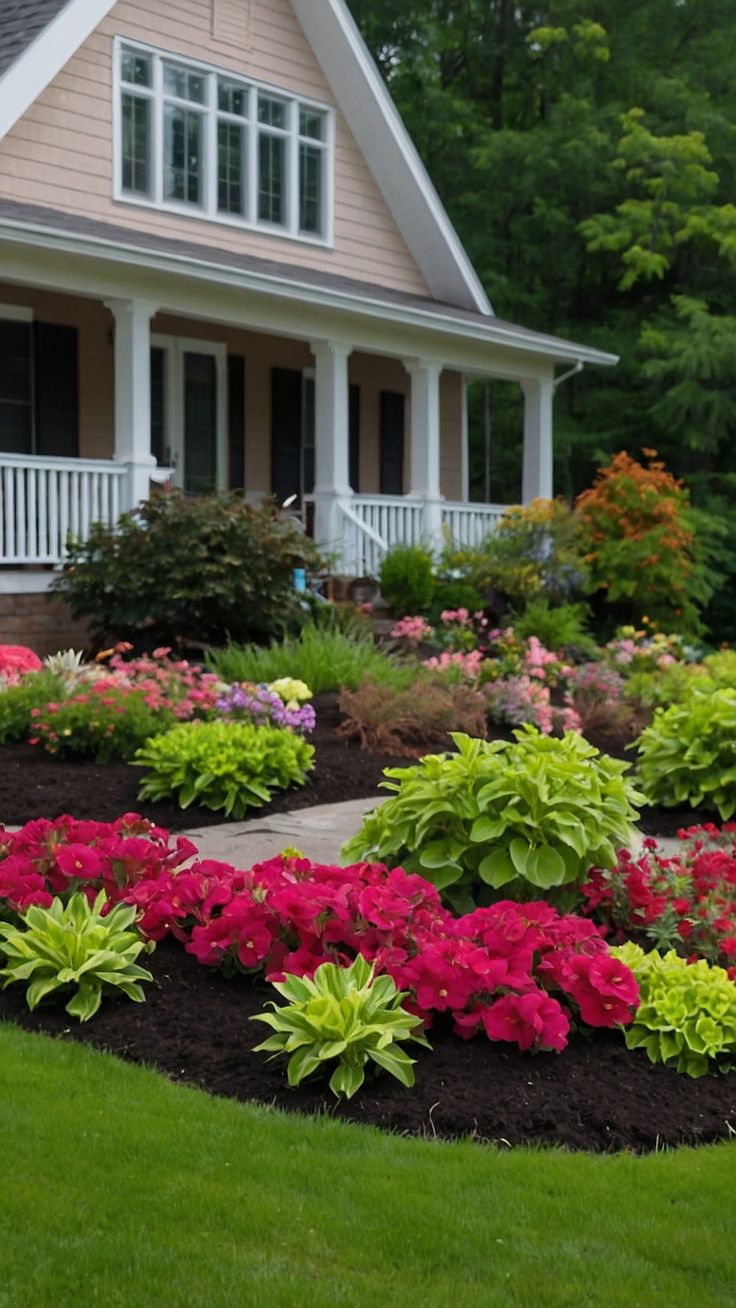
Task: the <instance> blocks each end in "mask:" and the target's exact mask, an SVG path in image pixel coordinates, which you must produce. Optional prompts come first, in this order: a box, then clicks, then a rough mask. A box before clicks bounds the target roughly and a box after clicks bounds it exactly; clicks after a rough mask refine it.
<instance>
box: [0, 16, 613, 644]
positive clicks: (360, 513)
mask: <svg viewBox="0 0 736 1308" xmlns="http://www.w3.org/2000/svg"><path fill="white" fill-rule="evenodd" d="M614 362H615V358H614V357H613V356H611V355H606V354H603V353H601V352H600V351H598V350H594V349H591V348H588V347H586V346H584V345H580V344H575V343H573V342H570V341H565V340H561V339H558V338H556V337H552V336H547V335H541V334H539V333H536V332H534V331H530V330H527V329H526V328H523V327H519V326H515V325H514V324H512V323H508V322H502V321H500V320H499V319H498V318H496V317H495V315H494V313H493V310H492V308H491V306H490V305H489V303H488V300H487V299H486V296H485V294H484V292H483V289H482V287H481V285H480V283H479V281H478V279H477V277H476V275H475V273H474V272H473V269H472V267H471V266H470V263H469V261H468V259H467V256H466V255H465V253H464V251H463V249H462V246H461V245H460V242H459V240H458V238H457V236H456V234H455V232H454V230H453V229H452V226H451V224H450V222H449V220H448V218H447V215H446V214H445V212H444V210H443V208H442V205H441V203H440V201H439V199H438V197H437V195H436V192H435V191H434V189H433V187H432V184H431V182H430V180H429V178H428V176H427V174H426V172H425V170H424V168H423V166H422V164H421V162H420V160H419V157H418V155H417V152H416V150H415V149H414V147H413V145H412V143H411V141H410V140H409V138H408V136H407V134H406V131H405V129H404V127H403V125H402V123H401V121H400V119H399V117H398V115H397V113H396V111H395V109H394V107H393V104H392V102H391V100H390V98H389V96H388V94H387V92H386V89H385V87H384V85H383V83H382V81H381V78H380V76H379V74H378V72H377V70H376V68H375V66H374V64H373V63H372V61H371V59H370V56H369V55H368V52H367V50H366V48H365V46H364V44H363V42H362V40H361V38H360V36H359V34H358V31H357V29H356V27H355V24H354V22H353V20H352V18H351V16H350V13H349V11H348V8H347V5H346V4H345V3H344V0H155V3H143V2H142V0H3V4H2V8H1V9H0V594H2V593H4V594H5V596H10V595H20V594H26V595H28V594H29V593H31V592H37V591H40V590H42V589H44V588H45V587H46V586H47V584H48V579H49V576H50V575H51V572H52V569H53V566H54V565H58V564H59V562H60V561H61V559H62V558H63V554H64V546H65V541H66V539H67V535H68V533H69V532H70V531H71V532H72V533H74V534H75V535H82V536H83V535H84V533H85V531H86V530H87V529H88V526H89V523H90V522H92V521H94V520H101V521H106V522H114V521H115V519H116V517H117V515H118V513H119V512H120V511H122V510H124V509H128V508H131V507H133V506H134V505H135V504H136V503H137V502H139V501H140V500H141V499H142V498H143V497H145V496H146V495H148V494H149V491H150V487H151V484H152V483H156V482H173V483H175V484H177V485H179V486H181V487H182V488H183V489H184V490H185V491H186V492H188V493H192V494H196V493H201V492H204V491H207V490H211V489H213V488H215V487H221V488H230V489H236V490H241V491H242V492H243V493H244V494H245V495H246V496H247V497H248V498H249V499H252V500H253V501H258V500H259V499H261V498H263V497H264V496H270V495H275V496H277V497H278V498H279V499H280V500H281V501H284V500H286V499H289V498H290V497H292V496H295V497H296V500H295V501H294V502H295V504H296V505H297V507H299V508H301V509H302V510H303V511H304V513H305V517H306V518H307V520H308V521H309V523H310V525H311V527H312V529H313V530H314V533H315V535H316V536H317V538H318V539H319V540H320V541H321V542H322V543H323V544H326V545H328V546H329V547H330V548H331V549H333V550H334V551H335V553H336V555H337V556H338V557H339V558H340V560H341V567H342V569H343V570H344V571H346V572H348V573H353V574H356V575H362V574H365V573H371V572H375V570H376V568H377V566H378V563H379V562H380V558H381V556H382V554H383V553H384V552H385V551H386V549H387V548H388V547H389V546H391V545H392V544H394V543H395V542H397V541H405V540H407V541H411V540H417V539H421V538H438V536H439V533H440V529H441V528H442V526H445V527H446V528H448V529H449V530H450V531H451V532H452V533H453V535H454V536H455V537H456V538H458V539H459V540H461V541H466V542H469V541H472V540H474V539H477V538H478V536H479V535H482V534H485V533H486V532H487V531H488V530H489V528H490V527H491V526H492V525H493V523H494V522H495V520H496V519H497V517H498V515H499V513H500V512H501V508H500V507H499V506H494V505H479V504H471V503H469V502H468V460H467V416H466V398H465V397H466V387H467V380H468V378H473V377H476V378H477V377H487V378H504V379H510V380H513V381H516V382H518V383H519V385H520V386H521V387H522V390H523V393H524V402H525V417H524V431H523V441H524V474H523V498H524V499H525V500H529V499H531V498H533V497H534V496H537V495H550V494H551V492H552V425H553V424H552V419H553V397H554V389H555V382H556V380H559V379H560V376H561V375H567V374H569V371H570V370H571V369H573V370H577V369H579V368H580V367H582V366H583V365H584V364H586V363H594V364H610V363H614ZM1 634H2V633H1V632H0V635H1Z"/></svg>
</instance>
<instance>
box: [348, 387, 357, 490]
mask: <svg viewBox="0 0 736 1308" xmlns="http://www.w3.org/2000/svg"><path fill="white" fill-rule="evenodd" d="M348 429H349V432H350V453H349V473H350V485H351V488H352V489H353V490H354V491H355V493H356V494H357V493H358V491H359V490H360V387H359V386H351V387H350V416H349V428H348Z"/></svg>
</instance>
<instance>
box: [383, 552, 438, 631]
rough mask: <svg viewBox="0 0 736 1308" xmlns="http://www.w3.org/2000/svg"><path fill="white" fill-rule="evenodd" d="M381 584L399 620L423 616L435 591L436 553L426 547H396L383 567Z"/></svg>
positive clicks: (387, 557) (384, 594)
mask: <svg viewBox="0 0 736 1308" xmlns="http://www.w3.org/2000/svg"><path fill="white" fill-rule="evenodd" d="M380 582H381V594H382V596H383V598H384V599H385V601H386V603H387V604H388V605H389V607H390V608H391V609H392V610H393V612H394V613H395V614H396V616H397V617H401V616H402V615H404V614H408V613H423V612H424V611H425V610H427V609H428V608H429V606H430V604H431V603H432V597H433V595H434V589H435V580H434V569H433V563H432V551H431V550H430V549H427V548H425V547H424V546H422V545H396V546H395V547H394V549H392V550H389V552H388V554H387V555H386V557H385V558H384V559H383V562H382V563H381V574H380Z"/></svg>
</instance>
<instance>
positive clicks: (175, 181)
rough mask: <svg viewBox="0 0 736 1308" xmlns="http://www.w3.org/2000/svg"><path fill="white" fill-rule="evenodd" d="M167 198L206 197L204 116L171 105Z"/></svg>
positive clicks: (188, 199) (166, 134)
mask: <svg viewBox="0 0 736 1308" xmlns="http://www.w3.org/2000/svg"><path fill="white" fill-rule="evenodd" d="M164 198H165V199H167V200H182V201H183V202H184V203H185V204H199V203H200V202H201V198H202V115H201V114H198V113H194V112H193V111H192V110H190V109H180V108H178V107H177V106H175V105H171V104H167V105H165V106H164Z"/></svg>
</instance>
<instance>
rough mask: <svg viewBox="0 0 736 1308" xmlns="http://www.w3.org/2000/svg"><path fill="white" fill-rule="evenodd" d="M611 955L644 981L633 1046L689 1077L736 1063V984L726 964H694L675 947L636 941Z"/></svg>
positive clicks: (630, 1030)
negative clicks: (648, 950)
mask: <svg viewBox="0 0 736 1308" xmlns="http://www.w3.org/2000/svg"><path fill="white" fill-rule="evenodd" d="M611 953H612V954H615V955H616V957H617V958H619V959H620V960H621V962H623V963H625V964H626V966H627V967H630V968H631V970H632V972H633V973H634V976H635V977H636V980H637V983H638V985H639V1007H638V1009H637V1011H636V1013H635V1015H634V1021H633V1023H632V1024H631V1026H629V1027H627V1028H626V1030H625V1032H624V1036H625V1039H626V1044H627V1045H628V1047H629V1049H645V1050H646V1052H647V1054H648V1055H649V1058H650V1060H651V1062H652V1063H667V1064H670V1065H672V1066H674V1067H676V1068H677V1070H678V1072H686V1073H687V1075H688V1076H705V1075H706V1073H708V1072H716V1071H718V1070H719V1069H720V1070H722V1071H729V1070H730V1069H731V1068H732V1067H733V1066H734V1065H736V985H734V983H733V982H732V981H729V979H728V973H727V972H726V971H725V970H724V968H722V967H712V966H711V964H710V963H706V961H705V959H699V960H698V962H696V963H688V962H686V960H685V959H684V958H681V957H680V955H679V954H677V953H675V951H674V949H671V950H669V952H668V953H666V954H664V955H663V954H660V953H659V952H658V951H657V950H656V949H654V950H652V951H651V953H648V954H647V953H645V952H644V950H643V949H642V948H641V947H640V946H639V945H635V944H633V943H632V942H631V941H629V942H628V943H627V944H625V945H620V946H619V947H618V948H615V949H612V950H611Z"/></svg>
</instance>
